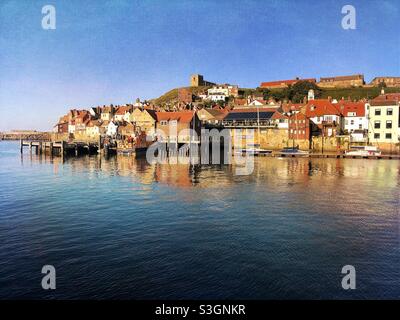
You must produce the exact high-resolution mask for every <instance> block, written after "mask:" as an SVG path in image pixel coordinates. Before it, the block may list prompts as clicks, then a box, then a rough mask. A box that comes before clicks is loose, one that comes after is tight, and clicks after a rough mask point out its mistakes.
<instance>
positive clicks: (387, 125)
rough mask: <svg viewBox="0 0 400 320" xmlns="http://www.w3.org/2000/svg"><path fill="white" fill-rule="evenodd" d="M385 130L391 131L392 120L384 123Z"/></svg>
mask: <svg viewBox="0 0 400 320" xmlns="http://www.w3.org/2000/svg"><path fill="white" fill-rule="evenodd" d="M386 129H392V120H387V121H386Z"/></svg>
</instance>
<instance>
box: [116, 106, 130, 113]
mask: <svg viewBox="0 0 400 320" xmlns="http://www.w3.org/2000/svg"><path fill="white" fill-rule="evenodd" d="M129 109H130V108H129V107H128V106H122V107H119V108H118V110H117V112H115V114H117V115H124V114H125V113H126V112H128V111H129Z"/></svg>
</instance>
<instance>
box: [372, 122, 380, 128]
mask: <svg viewBox="0 0 400 320" xmlns="http://www.w3.org/2000/svg"><path fill="white" fill-rule="evenodd" d="M374 128H375V129H380V128H381V122H380V121H375V123H374Z"/></svg>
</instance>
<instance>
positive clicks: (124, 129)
mask: <svg viewBox="0 0 400 320" xmlns="http://www.w3.org/2000/svg"><path fill="white" fill-rule="evenodd" d="M117 133H118V134H119V135H120V136H121V137H122V139H125V138H128V137H135V136H136V127H135V125H133V124H132V123H130V122H125V121H122V122H120V125H119V126H118V128H117Z"/></svg>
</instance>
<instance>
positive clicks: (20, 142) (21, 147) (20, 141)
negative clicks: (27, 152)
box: [19, 139, 24, 153]
mask: <svg viewBox="0 0 400 320" xmlns="http://www.w3.org/2000/svg"><path fill="white" fill-rule="evenodd" d="M19 148H20V151H21V153H22V152H23V149H24V142H23V140H22V139H20V140H19Z"/></svg>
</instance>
